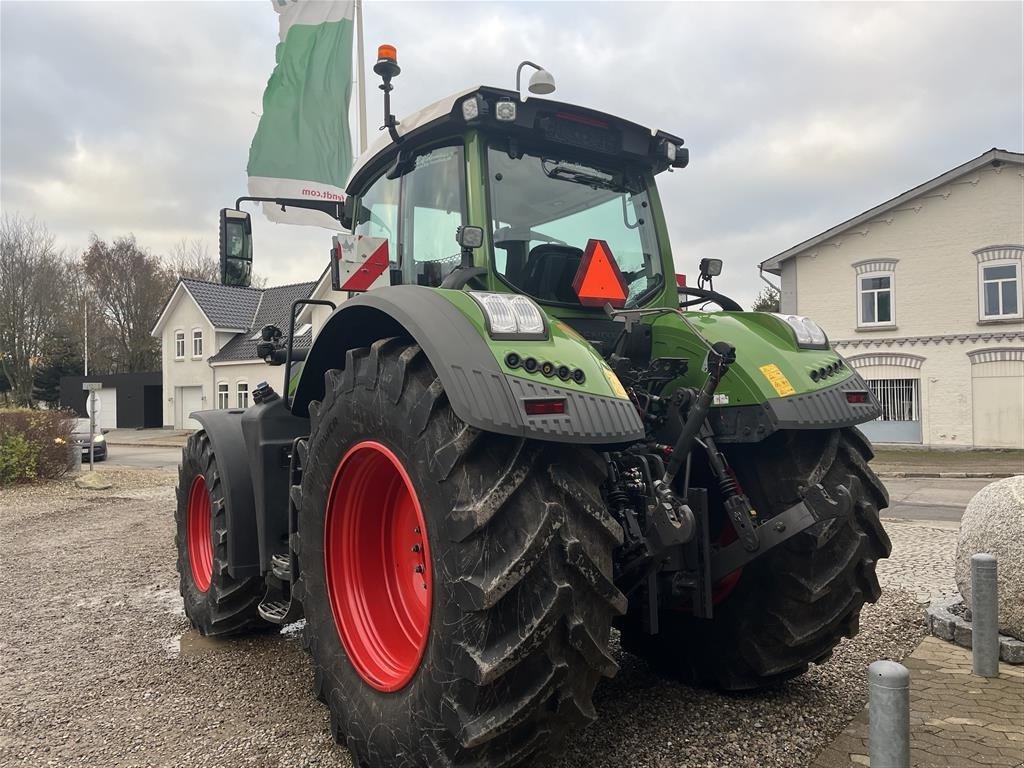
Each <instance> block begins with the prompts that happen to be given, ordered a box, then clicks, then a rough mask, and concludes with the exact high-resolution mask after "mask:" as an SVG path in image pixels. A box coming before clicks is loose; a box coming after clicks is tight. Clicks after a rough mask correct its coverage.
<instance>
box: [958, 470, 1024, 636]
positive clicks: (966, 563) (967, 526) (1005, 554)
mask: <svg viewBox="0 0 1024 768" xmlns="http://www.w3.org/2000/svg"><path fill="white" fill-rule="evenodd" d="M978 552H988V553H989V554H991V555H995V557H996V559H997V561H998V572H999V629H1000V631H1001V632H1002V633H1003V634H1004V635H1010V636H1011V637H1015V638H1017V639H1018V640H1024V477H1019V476H1018V477H1008V478H1006V479H1004V480H997V481H996V482H994V483H990V484H989V485H986V486H985V487H984V488H982V489H981V490H980V491H978V492H977V493H976V494H975V495H974V498H973V499H971V501H970V502H969V503H968V505H967V510H966V511H965V512H964V516H963V519H962V520H961V521H960V535H959V537H958V539H957V545H956V584H957V586H958V587H959V588H960V594H961V595H963V597H964V603H965V604H966V605H967V606H970V604H971V555H973V554H976V553H978Z"/></svg>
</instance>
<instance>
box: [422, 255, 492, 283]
mask: <svg viewBox="0 0 1024 768" xmlns="http://www.w3.org/2000/svg"><path fill="white" fill-rule="evenodd" d="M452 261H456V262H458V263H456V265H455V266H454V267H453V268H452V269H451V270H449V271H448V274H446V275H445V276H444V279H443V280H441V284H440V285H439V286H438V288H451V289H453V290H457V289H459V288H465V287H466V286H467V285H469V286H470V287H471V288H475V289H476V290H478V291H486V290H487V286H486V285H485V284H484V281H483V280H482V278H483V277H484V275H486V274H487V270H486V269H484V268H483V267H463V266H462V254H461V253H457V254H455V255H454V256H449V257H448V258H445V259H436V260H435V261H434V262H433V263H434V264H445V263H447V262H452ZM471 283H472V285H470V284H471Z"/></svg>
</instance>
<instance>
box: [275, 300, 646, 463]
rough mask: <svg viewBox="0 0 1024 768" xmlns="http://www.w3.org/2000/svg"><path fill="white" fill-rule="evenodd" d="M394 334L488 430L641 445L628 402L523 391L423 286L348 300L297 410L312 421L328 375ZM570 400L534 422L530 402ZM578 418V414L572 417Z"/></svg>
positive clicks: (309, 370) (329, 325) (329, 328)
mask: <svg viewBox="0 0 1024 768" xmlns="http://www.w3.org/2000/svg"><path fill="white" fill-rule="evenodd" d="M388 336H410V337H412V339H413V340H414V341H415V342H416V343H417V344H419V345H420V347H421V348H422V349H423V351H424V352H425V353H426V355H427V358H428V359H429V360H430V362H431V364H432V365H433V366H434V370H435V371H436V372H437V375H438V377H439V378H440V379H441V383H442V384H443V385H444V389H445V394H446V395H447V396H448V401H449V402H450V403H451V406H452V410H453V411H454V412H455V415H456V416H458V417H459V418H460V419H462V421H464V422H465V423H467V424H469V425H470V426H473V427H477V428H479V429H482V430H485V431H488V432H497V433H499V434H504V435H516V436H520V437H529V438H534V439H538V440H549V441H553V442H564V443H589V444H614V443H625V442H631V441H634V440H640V439H642V438H643V437H644V429H643V424H642V423H641V421H640V417H639V415H638V414H637V412H636V408H635V407H634V406H633V404H632V403H631V402H630V401H628V400H622V399H616V398H610V397H597V396H594V395H591V394H588V393H584V392H574V391H571V390H568V389H563V388H555V387H553V386H547V385H545V384H537V385H531V387H532V389H531V391H530V392H526V391H524V390H523V384H522V382H521V380H519V379H516V378H515V377H509V376H506V375H505V374H504V373H503V372H502V370H501V369H500V368H499V366H498V363H497V361H496V360H495V359H494V355H493V353H492V352H491V350H490V348H489V347H488V346H487V343H486V342H485V341H484V340H483V339H482V338H481V337H480V334H479V332H478V331H477V330H476V328H475V327H474V326H473V324H472V323H470V322H469V321H468V320H467V319H466V317H465V316H464V315H463V314H462V313H461V312H460V311H459V310H458V309H456V308H455V306H453V305H452V304H451V303H450V302H449V301H447V300H445V299H444V298H443V297H442V296H439V295H438V294H437V293H435V292H434V291H433V290H431V289H429V288H424V287H421V286H413V285H397V286H392V287H389V288H378V289H377V290H374V291H370V292H368V293H364V294H361V295H359V296H357V297H355V298H353V299H349V300H348V301H346V302H345V303H343V304H342V305H341V306H340V307H338V309H336V310H335V311H334V312H333V313H332V314H331V316H330V317H329V318H328V319H327V321H326V323H325V324H324V327H323V329H322V330H321V331H320V333H319V335H318V336H317V337H316V340H315V341H314V343H313V348H312V349H311V350H310V352H309V356H308V357H307V358H306V364H305V366H304V367H303V370H302V378H301V379H300V381H299V385H298V387H297V389H296V391H295V399H294V402H293V404H292V413H293V414H295V415H296V416H300V417H305V416H307V415H308V413H309V403H310V402H311V401H313V400H320V399H321V398H323V395H324V373H325V372H326V371H327V370H329V369H331V368H338V367H339V366H340V365H343V364H344V360H345V351H346V350H348V349H355V348H359V347H366V346H369V345H371V344H372V343H373V342H374V341H376V340H378V339H382V338H386V337H388ZM548 396H557V397H564V398H565V399H566V400H567V401H568V405H567V408H566V414H567V415H565V416H538V417H527V416H526V415H525V413H524V411H523V409H522V406H521V402H520V401H521V400H522V399H523V398H525V397H548ZM569 414H571V415H569Z"/></svg>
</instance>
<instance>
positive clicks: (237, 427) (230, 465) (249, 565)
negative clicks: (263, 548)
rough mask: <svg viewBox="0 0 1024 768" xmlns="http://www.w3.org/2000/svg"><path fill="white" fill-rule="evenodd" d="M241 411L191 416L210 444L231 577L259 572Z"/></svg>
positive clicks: (253, 503)
mask: <svg viewBox="0 0 1024 768" xmlns="http://www.w3.org/2000/svg"><path fill="white" fill-rule="evenodd" d="M243 413H245V411H235V410H232V411H197V412H196V413H193V414H191V416H192V418H193V419H195V420H196V421H198V422H199V423H200V424H202V425H203V429H205V430H206V434H207V435H208V436H209V438H210V443H211V444H212V445H213V455H214V456H215V457H216V459H217V468H218V470H219V472H220V481H221V483H222V484H223V485H224V505H225V507H226V513H227V524H228V530H227V537H228V540H227V548H228V572H229V573H230V574H231V575H232V576H233V577H235V578H239V577H242V576H254V575H258V574H259V572H260V550H259V540H258V538H257V530H256V504H255V501H254V500H253V493H252V476H251V473H250V470H249V457H248V455H247V454H246V450H245V440H244V439H243V437H242V414H243Z"/></svg>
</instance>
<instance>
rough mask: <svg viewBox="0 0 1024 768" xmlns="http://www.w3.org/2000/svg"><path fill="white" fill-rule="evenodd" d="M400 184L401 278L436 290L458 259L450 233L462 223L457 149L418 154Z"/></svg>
mask: <svg viewBox="0 0 1024 768" xmlns="http://www.w3.org/2000/svg"><path fill="white" fill-rule="evenodd" d="M402 184H403V185H404V187H403V195H402V243H403V249H402V256H403V264H402V272H403V279H404V281H405V282H408V283H414V284H417V285H429V286H435V287H436V286H438V285H440V284H441V281H442V280H444V278H445V277H446V276H447V274H448V273H449V272H451V271H452V270H453V269H455V268H456V267H457V266H458V265H459V260H460V255H459V246H458V245H457V244H456V242H455V230H456V229H457V228H458V227H459V226H460V225H462V224H464V223H465V221H466V180H465V162H464V159H463V152H462V147H438V148H437V149H434V150H431V151H430V152H427V153H425V154H423V155H420V156H419V157H417V158H416V160H415V165H414V167H413V169H412V170H411V171H409V173H407V174H406V175H405V176H404V177H403V179H402Z"/></svg>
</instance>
